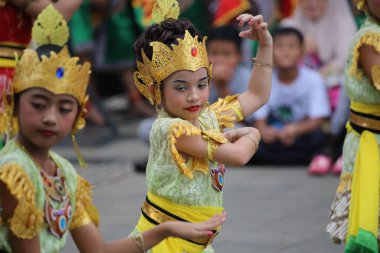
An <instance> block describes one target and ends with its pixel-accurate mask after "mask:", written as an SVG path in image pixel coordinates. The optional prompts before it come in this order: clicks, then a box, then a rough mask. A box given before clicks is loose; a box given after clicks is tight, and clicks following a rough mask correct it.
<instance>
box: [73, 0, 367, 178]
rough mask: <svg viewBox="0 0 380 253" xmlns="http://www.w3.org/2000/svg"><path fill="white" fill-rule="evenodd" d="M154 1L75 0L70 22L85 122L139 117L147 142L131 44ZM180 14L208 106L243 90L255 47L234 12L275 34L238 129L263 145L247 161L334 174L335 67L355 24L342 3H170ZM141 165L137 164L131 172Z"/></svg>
mask: <svg viewBox="0 0 380 253" xmlns="http://www.w3.org/2000/svg"><path fill="white" fill-rule="evenodd" d="M153 2H154V0H129V1H122V0H84V1H83V3H82V4H81V6H80V7H79V9H78V10H77V11H76V12H75V14H74V15H73V17H72V18H71V20H70V31H71V37H70V48H71V50H72V52H73V54H76V55H78V56H80V57H81V59H82V60H83V61H90V62H91V63H92V65H93V74H92V77H91V86H90V89H91V90H90V93H91V94H93V97H94V98H95V97H97V98H100V99H96V100H93V101H92V105H90V108H89V114H88V118H89V120H90V121H92V122H93V123H94V124H97V125H104V124H106V121H107V117H106V116H107V115H106V114H107V113H104V109H102V110H100V109H99V108H102V107H104V104H106V111H107V109H109V108H111V107H116V108H119V109H127V108H128V112H129V114H128V115H126V117H129V116H133V117H138V118H141V119H142V121H141V124H140V127H139V128H138V135H139V137H140V138H141V139H142V140H144V141H146V142H147V143H148V138H149V132H150V126H151V124H152V122H153V119H154V117H155V115H156V108H154V107H152V106H151V105H150V104H149V102H147V101H146V100H145V98H144V97H143V96H142V95H141V94H140V93H139V92H138V90H137V88H136V87H135V85H134V83H133V72H134V70H135V59H134V55H133V49H132V45H133V42H134V41H135V40H136V38H137V37H138V36H139V35H140V34H141V33H143V31H144V28H145V27H146V26H148V25H149V24H151V22H152V13H151V10H152V5H153ZM178 2H179V4H180V7H181V14H180V18H187V19H189V20H191V21H192V22H193V23H194V24H195V26H196V27H197V29H198V30H199V31H201V33H202V34H204V35H207V36H208V40H207V49H208V53H209V58H210V61H211V62H212V63H213V80H212V86H211V91H210V92H211V93H210V103H213V102H215V101H216V100H217V99H218V98H219V97H225V96H227V95H230V94H235V93H239V92H241V91H243V90H245V89H246V87H247V85H248V80H249V77H250V72H251V69H252V66H253V65H252V59H253V58H254V57H255V53H256V49H257V46H258V45H257V44H256V43H254V42H251V41H245V40H243V39H241V38H240V37H239V27H238V26H237V23H236V22H235V21H234V18H235V17H236V16H237V15H238V14H240V13H243V12H249V13H251V14H254V15H258V14H261V15H263V16H264V20H265V21H266V22H268V24H269V27H270V31H271V33H272V35H273V38H274V63H275V68H274V71H273V85H272V92H271V96H270V99H269V101H268V103H267V105H265V106H264V107H263V108H261V109H260V110H259V111H257V112H256V113H254V114H253V115H251V116H250V117H248V118H247V119H245V121H244V122H242V123H241V124H242V125H249V126H255V127H257V128H258V129H259V130H260V131H261V133H262V143H261V144H260V149H259V151H258V153H257V154H256V155H255V156H254V158H253V159H252V161H251V164H278V165H289V164H309V172H310V173H312V174H325V173H327V171H329V170H330V169H331V168H332V169H333V172H334V173H336V174H339V173H340V170H341V157H340V156H341V148H342V145H343V137H344V134H345V123H346V121H347V119H348V113H349V101H348V98H347V96H346V95H345V92H344V89H343V85H342V84H343V81H344V80H343V69H344V66H345V62H346V57H347V53H348V50H349V46H350V43H351V40H352V38H353V36H354V34H355V32H356V31H357V29H358V27H359V26H360V24H361V22H362V21H363V17H364V15H363V13H359V12H357V11H356V10H355V8H354V7H353V4H352V3H351V1H349V0H179V1H178ZM139 168H140V170H144V168H145V166H144V162H142V163H141V164H137V169H138V170H139Z"/></svg>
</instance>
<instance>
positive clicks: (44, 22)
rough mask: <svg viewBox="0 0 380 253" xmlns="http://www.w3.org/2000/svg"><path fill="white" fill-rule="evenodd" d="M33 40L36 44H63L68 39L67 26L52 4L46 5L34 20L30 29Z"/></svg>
mask: <svg viewBox="0 0 380 253" xmlns="http://www.w3.org/2000/svg"><path fill="white" fill-rule="evenodd" d="M32 37H33V41H34V42H35V43H36V45H37V46H42V45H49V44H50V45H51V44H53V45H57V46H61V47H62V46H64V45H65V44H66V43H67V41H68V39H69V28H68V26H67V23H66V20H65V19H64V18H63V16H62V15H61V13H59V12H58V11H57V10H56V9H55V8H54V7H53V5H48V6H47V7H46V8H45V9H44V10H43V11H42V12H41V13H40V14H39V15H38V17H37V19H36V20H35V21H34V24H33V29H32Z"/></svg>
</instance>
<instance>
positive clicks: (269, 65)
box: [252, 58, 275, 69]
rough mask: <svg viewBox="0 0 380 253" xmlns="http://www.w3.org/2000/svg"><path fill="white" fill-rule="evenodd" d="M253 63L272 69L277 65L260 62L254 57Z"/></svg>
mask: <svg viewBox="0 0 380 253" xmlns="http://www.w3.org/2000/svg"><path fill="white" fill-rule="evenodd" d="M252 64H253V65H254V66H259V67H263V68H270V69H273V68H274V67H275V66H274V64H269V63H262V62H258V61H257V60H256V58H252Z"/></svg>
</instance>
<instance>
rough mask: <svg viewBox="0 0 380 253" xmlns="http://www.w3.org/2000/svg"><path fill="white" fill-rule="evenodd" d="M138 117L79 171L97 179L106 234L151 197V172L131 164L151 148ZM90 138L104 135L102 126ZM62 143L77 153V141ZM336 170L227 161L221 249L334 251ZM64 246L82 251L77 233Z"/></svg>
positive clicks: (120, 228)
mask: <svg viewBox="0 0 380 253" xmlns="http://www.w3.org/2000/svg"><path fill="white" fill-rule="evenodd" d="M136 127H137V123H136V122H132V123H128V127H127V128H125V129H123V130H122V131H121V132H122V134H123V136H122V137H120V138H117V140H113V141H111V142H103V144H101V142H99V144H96V145H92V146H88V145H82V146H81V150H82V152H83V154H84V156H85V157H86V159H87V161H89V165H90V166H89V168H88V169H78V171H79V173H80V174H82V175H83V176H85V177H86V178H87V179H88V180H90V181H91V182H92V183H93V184H94V185H95V189H94V201H95V204H96V206H97V207H98V209H99V211H100V213H101V225H100V229H101V232H102V234H103V235H104V238H105V239H106V240H113V239H118V238H120V237H124V236H126V235H128V233H129V232H130V231H131V230H132V229H133V227H134V226H135V224H136V222H137V220H138V217H139V214H140V211H139V210H140V205H141V204H142V202H143V200H144V197H145V176H144V175H143V174H136V173H135V172H134V171H133V162H134V161H135V160H139V159H141V158H144V157H145V156H147V154H148V148H147V147H146V145H144V143H142V142H141V141H139V140H137V139H136V138H134V131H135V129H136ZM88 133H89V135H88V136H87V137H86V138H85V139H88V138H90V139H94V138H96V137H97V138H99V136H100V135H101V134H99V131H94V132H91V130H88V132H87V134H88ZM56 150H57V151H58V152H59V153H60V154H62V155H63V156H65V157H68V158H69V159H70V160H73V161H75V155H74V151H73V150H72V149H71V147H69V146H66V145H63V146H60V147H57V148H56ZM337 184H338V178H337V177H334V176H331V175H328V176H325V177H310V176H308V174H307V173H306V168H305V167H294V168H293V167H281V168H275V167H252V166H251V167H244V168H228V170H227V174H226V182H225V188H224V194H225V195H224V196H225V198H224V199H225V209H226V211H227V213H228V220H227V221H226V223H225V224H224V226H223V229H222V232H221V234H220V235H219V236H218V237H217V238H216V240H215V241H214V248H215V250H216V252H217V253H231V252H234V253H251V252H257V253H278V252H282V253H301V252H302V253H304V252H308V253H314V252H315V253H317V252H318V253H321V252H322V253H335V252H343V247H342V246H339V245H338V246H337V245H334V244H333V243H332V242H331V241H330V240H329V237H328V235H327V234H326V233H325V232H324V227H325V225H326V222H327V221H328V215H329V209H330V204H331V201H332V199H333V197H334V192H335V188H336V186H337ZM63 252H64V253H69V252H70V253H72V252H78V251H77V250H76V249H75V246H74V244H73V242H72V241H71V239H70V240H69V241H68V245H67V247H66V248H65V250H63Z"/></svg>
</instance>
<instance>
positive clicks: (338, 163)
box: [331, 156, 343, 176]
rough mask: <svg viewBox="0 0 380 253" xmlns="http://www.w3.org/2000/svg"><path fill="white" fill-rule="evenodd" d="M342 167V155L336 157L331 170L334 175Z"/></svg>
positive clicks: (338, 172) (339, 171) (337, 173)
mask: <svg viewBox="0 0 380 253" xmlns="http://www.w3.org/2000/svg"><path fill="white" fill-rule="evenodd" d="M342 168H343V158H342V156H339V158H338V159H336V161H335V163H334V165H333V167H332V169H331V172H332V173H333V174H334V175H337V176H339V175H340V173H341V172H342Z"/></svg>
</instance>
